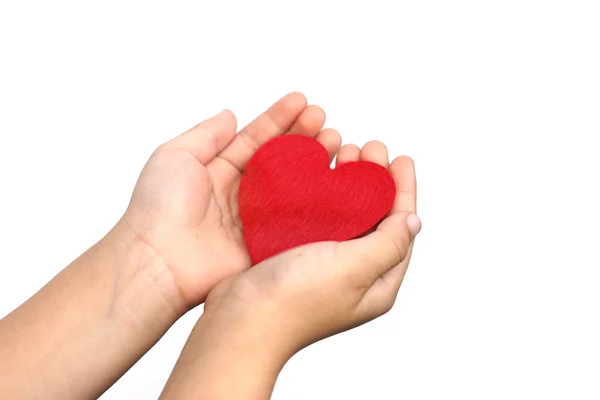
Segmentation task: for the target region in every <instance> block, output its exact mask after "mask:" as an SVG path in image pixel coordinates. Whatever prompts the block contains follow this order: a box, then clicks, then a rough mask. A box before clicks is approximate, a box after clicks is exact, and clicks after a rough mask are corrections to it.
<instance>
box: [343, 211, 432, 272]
mask: <svg viewBox="0 0 600 400" xmlns="http://www.w3.org/2000/svg"><path fill="white" fill-rule="evenodd" d="M420 230H421V220H420V219H419V217H418V216H417V215H416V214H414V213H411V212H407V211H403V212H398V213H394V214H392V215H390V216H389V217H387V218H386V219H384V220H383V221H382V222H381V223H380V224H379V226H378V227H377V229H376V230H375V231H374V232H372V233H370V234H368V235H366V236H364V237H361V238H358V239H353V240H349V241H346V242H342V243H340V250H341V251H340V254H343V257H345V260H344V261H345V262H344V265H348V266H349V268H348V270H347V272H348V273H349V274H353V275H356V276H354V277H352V281H355V280H354V279H357V280H356V281H358V282H365V281H367V282H369V281H375V280H376V279H377V278H379V277H380V276H382V275H383V274H385V273H386V272H387V271H389V270H390V269H392V268H394V267H395V266H396V265H398V264H400V263H401V262H402V261H403V260H404V259H405V258H406V256H407V254H408V251H409V246H410V244H411V243H412V241H413V240H414V238H415V236H417V234H418V233H419V231H420ZM356 281H355V282H356ZM370 283H372V282H370Z"/></svg>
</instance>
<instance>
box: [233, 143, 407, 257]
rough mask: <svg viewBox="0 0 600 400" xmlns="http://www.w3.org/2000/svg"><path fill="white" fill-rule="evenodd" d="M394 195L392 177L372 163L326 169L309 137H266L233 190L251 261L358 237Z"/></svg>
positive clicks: (320, 149) (317, 146) (321, 149)
mask: <svg viewBox="0 0 600 400" xmlns="http://www.w3.org/2000/svg"><path fill="white" fill-rule="evenodd" d="M395 195H396V187H395V185H394V181H393V179H392V177H391V176H390V174H389V172H388V171H387V169H385V168H384V167H382V166H380V165H378V164H375V163H372V162H368V161H356V162H349V163H345V164H342V165H340V166H338V167H337V168H335V169H331V168H330V167H329V155H328V154H327V150H326V149H325V148H324V147H323V146H322V145H321V144H320V143H319V142H317V141H316V140H315V139H312V138H309V137H306V136H301V135H285V136H280V137H277V138H275V139H272V140H270V141H269V142H267V143H266V144H264V145H263V146H261V147H260V148H259V149H258V151H257V152H256V153H255V154H254V156H253V157H252V158H251V159H250V161H249V162H248V165H247V166H246V169H245V171H244V174H243V175H242V180H241V182H240V191H239V194H238V202H239V207H240V217H241V219H242V225H243V228H244V240H245V242H246V245H247V247H248V251H249V253H250V257H251V259H252V262H253V263H254V264H257V263H259V262H261V261H263V260H264V259H266V258H269V257H271V256H273V255H275V254H277V253H280V252H282V251H285V250H288V249H290V248H293V247H296V246H300V245H303V244H307V243H312V242H320V241H328V240H335V241H342V240H348V239H352V238H354V237H357V236H360V235H361V234H363V233H365V232H367V231H368V230H369V229H371V228H372V227H373V226H375V225H376V224H377V223H378V222H379V221H380V220H381V219H382V218H383V217H384V216H385V214H386V213H387V212H388V211H389V210H390V209H391V207H392V204H393V203H394V198H395Z"/></svg>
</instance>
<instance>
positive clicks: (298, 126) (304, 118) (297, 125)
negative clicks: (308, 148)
mask: <svg viewBox="0 0 600 400" xmlns="http://www.w3.org/2000/svg"><path fill="white" fill-rule="evenodd" d="M323 125H325V111H323V109H322V108H321V107H319V106H312V105H311V106H308V107H306V108H305V109H304V110H303V111H302V113H300V116H299V117H298V119H297V120H296V122H294V124H293V125H292V127H291V128H290V129H288V132H287V133H291V134H297V135H304V136H309V137H313V138H314V137H315V136H317V134H318V133H319V132H320V131H321V129H323Z"/></svg>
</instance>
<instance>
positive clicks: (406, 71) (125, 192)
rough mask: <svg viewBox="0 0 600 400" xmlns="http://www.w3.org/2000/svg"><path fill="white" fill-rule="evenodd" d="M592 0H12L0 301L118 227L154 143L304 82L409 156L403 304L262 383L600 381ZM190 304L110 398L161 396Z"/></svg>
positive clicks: (10, 304)
mask: <svg viewBox="0 0 600 400" xmlns="http://www.w3.org/2000/svg"><path fill="white" fill-rule="evenodd" d="M83 3H85V4H83ZM599 7H600V5H599V3H598V2H597V1H577V0H569V1H567V0H563V1H552V0H545V1H533V0H504V1H475V0H473V1H466V0H456V1H442V0H438V1H433V0H421V1H410V2H409V1H393V2H392V1H389V2H383V1H368V2H367V1H362V2H351V1H339V2H334V1H295V2H291V1H277V2H275V1H273V2H270V3H269V2H266V1H256V0H255V1H245V2H242V1H240V2H239V3H235V2H232V1H215V2H199V1H198V2H191V1H190V2H161V4H160V5H159V4H158V2H131V1H129V2H127V1H123V2H121V1H104V2H94V3H92V2H75V1H73V2H70V3H68V2H65V1H52V2H42V1H37V2H32V1H19V2H17V1H2V2H1V3H0V316H3V315H5V314H7V313H8V312H10V311H11V310H12V309H14V308H15V307H17V306H18V305H19V304H20V303H21V302H23V301H25V300H26V299H27V298H28V297H29V296H31V295H32V294H33V293H34V292H35V291H36V290H37V289H39V288H40V287H41V286H42V285H43V284H44V283H45V282H47V281H48V280H49V279H51V278H52V277H53V276H54V275H55V274H56V273H57V272H58V271H59V270H60V269H62V268H63V267H64V266H66V265H67V264H68V263H69V262H70V261H71V260H73V259H74V258H76V257H77V256H78V255H79V254H80V253H81V252H83V251H84V250H85V249H86V248H87V247H89V246H90V245H91V244H93V243H94V242H95V241H96V240H98V239H99V238H100V237H101V236H102V235H103V234H104V233H105V232H107V231H108V230H109V229H110V228H111V226H112V225H113V224H114V223H115V222H116V220H117V218H119V217H120V215H121V213H122V212H123V210H124V208H125V206H126V204H127V202H128V199H129V195H130V194H131V190H132V188H133V185H134V183H135V181H136V178H137V175H138V173H139V171H140V170H141V168H142V166H143V164H144V162H145V160H146V159H147V157H148V156H149V155H150V153H151V152H152V150H153V149H154V148H155V147H156V146H157V145H159V144H160V143H161V142H163V141H166V140H168V139H170V138H171V137H173V136H175V135H177V134H179V133H181V132H182V131H184V130H185V129H187V128H189V127H191V126H192V125H194V124H195V123H196V122H198V121H200V120H202V119H204V118H206V117H208V116H210V115H211V114H213V113H215V112H217V111H219V110H221V109H222V108H225V107H227V108H231V109H233V111H234V112H235V113H236V114H237V116H238V118H239V120H240V123H241V124H244V123H246V122H248V121H250V119H252V118H253V117H254V116H255V115H256V114H257V113H259V112H261V111H262V110H263V109H264V108H265V107H267V106H268V105H269V104H270V103H271V102H272V101H274V100H276V99H277V98H279V97H280V96H281V95H283V94H285V93H286V92H288V91H291V90H300V91H303V92H304V93H305V94H306V95H307V96H308V98H309V101H310V102H311V103H316V104H319V105H321V106H323V107H324V108H325V110H326V111H327V115H328V120H327V125H328V126H332V127H336V128H338V129H339V130H340V131H341V132H342V134H343V136H344V141H345V142H356V143H358V144H359V145H362V144H363V143H365V142H366V141H367V140H370V139H380V140H383V141H385V142H386V143H387V144H388V146H389V149H390V153H391V155H392V156H397V155H400V154H409V155H411V156H412V157H413V158H414V159H415V161H416V165H417V174H418V180H419V214H420V215H421V217H422V219H423V223H424V229H423V232H422V234H421V235H420V237H419V240H418V243H417V246H416V251H415V255H414V260H413V262H412V264H411V268H410V269H409V272H408V274H407V276H406V279H405V282H404V286H403V288H402V290H401V293H400V295H399V299H398V302H397V304H396V307H395V309H394V310H393V311H392V312H390V313H389V314H387V315H386V316H384V317H383V318H381V319H379V320H377V321H375V322H373V323H370V324H368V325H366V326H364V327H361V328H359V329H356V330H354V331H351V332H348V333H345V334H342V335H339V336H337V337H335V338H331V339H328V340H326V341H324V342H322V343H318V344H316V345H314V346H312V347H310V348H309V349H307V350H305V351H303V352H302V353H301V354H299V355H297V356H296V357H295V358H293V359H292V360H291V361H290V363H289V364H288V365H287V366H286V367H285V369H284V371H283V372H282V374H281V376H280V378H279V381H278V383H277V386H276V389H275V394H274V398H275V399H461V400H464V399H508V398H510V399H534V398H535V399H550V398H552V399H598V398H600V344H599V341H600V339H599V338H600V327H599V310H598V309H599V307H600V290H599V286H600V255H599V249H600V245H599V243H598V242H599V239H600V232H599V228H598V227H599V224H600V211H599V208H600V191H599V186H600V178H599V173H600V158H599V156H598V152H599V150H600V147H599V145H598V137H599V134H600V9H599ZM199 315H200V309H198V310H194V311H193V312H190V313H189V314H188V315H186V316H185V317H184V318H182V319H181V320H180V321H179V322H178V323H177V324H176V325H175V326H174V327H173V328H172V329H171V330H170V331H169V332H168V334H167V335H166V336H165V337H164V339H163V340H162V341H161V342H160V343H159V344H158V345H156V346H155V347H154V348H153V349H152V350H151V351H150V352H149V353H148V354H147V356H146V357H144V358H143V359H142V360H141V361H140V362H139V363H138V364H137V365H136V366H135V367H134V368H133V369H132V370H131V371H130V372H129V373H128V374H126V375H125V376H124V377H123V378H122V379H121V380H120V381H119V382H118V383H117V384H116V385H115V386H114V387H113V388H112V389H111V390H109V391H108V392H107V393H106V394H105V395H104V396H103V397H102V399H104V400H110V399H146V398H147V399H151V398H156V397H157V396H158V394H159V392H160V390H161V388H162V386H163V385H164V383H165V381H166V379H167V376H168V374H169V372H170V369H171V367H172V366H173V364H174V362H175V359H176V357H177V356H178V353H179V351H180V350H181V347H182V346H183V343H184V341H185V339H186V337H187V334H188V333H189V331H190V329H191V327H192V326H193V324H194V323H195V321H196V319H197V318H198V316H199Z"/></svg>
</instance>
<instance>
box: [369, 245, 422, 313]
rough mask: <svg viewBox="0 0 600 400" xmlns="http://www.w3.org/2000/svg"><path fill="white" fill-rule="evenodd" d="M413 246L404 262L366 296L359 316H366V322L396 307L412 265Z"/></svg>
mask: <svg viewBox="0 0 600 400" xmlns="http://www.w3.org/2000/svg"><path fill="white" fill-rule="evenodd" d="M413 244H414V242H413V243H411V245H410V246H409V248H408V254H407V255H406V258H405V259H404V261H403V262H401V263H400V264H398V265H396V266H395V267H394V268H392V269H391V270H389V271H388V272H386V273H385V274H383V275H382V276H381V277H380V278H379V279H377V280H376V281H375V283H374V284H373V286H371V287H370V288H369V290H367V292H366V293H365V294H364V296H363V298H362V300H361V302H360V304H359V307H358V308H359V314H362V315H364V317H363V318H365V319H366V320H371V319H373V318H376V317H378V316H380V315H383V314H385V313H386V312H388V311H389V310H391V308H392V307H393V306H394V303H395V302H396V297H397V296H398V291H399V290H400V286H401V285H402V281H403V280H404V276H405V275H406V270H407V268H408V264H409V263H410V257H411V255H412V249H413Z"/></svg>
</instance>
